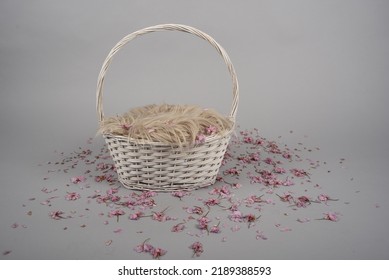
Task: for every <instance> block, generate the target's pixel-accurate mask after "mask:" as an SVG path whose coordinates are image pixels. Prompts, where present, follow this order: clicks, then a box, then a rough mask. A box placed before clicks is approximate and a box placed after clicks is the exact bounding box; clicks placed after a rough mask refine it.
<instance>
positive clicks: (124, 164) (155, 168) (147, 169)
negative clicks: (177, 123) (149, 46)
mask: <svg viewBox="0 0 389 280" xmlns="http://www.w3.org/2000/svg"><path fill="white" fill-rule="evenodd" d="M157 31H181V32H185V33H190V34H193V35H195V36H197V37H199V38H201V39H203V40H205V41H207V42H208V43H210V44H211V45H212V46H213V47H214V48H215V49H216V50H217V52H218V53H219V54H220V56H221V57H222V58H223V60H224V62H225V64H226V65H227V68H228V71H229V73H230V76H231V79H232V106H231V112H230V114H229V116H228V119H229V120H230V121H231V123H232V125H231V128H230V129H229V130H227V131H225V132H224V133H220V134H215V135H209V136H206V137H205V140H204V141H203V142H202V143H201V144H196V145H192V146H187V147H180V146H178V145H174V144H166V143H155V142H147V141H144V142H141V141H139V140H135V139H131V138H129V137H126V136H122V135H113V134H108V133H105V134H103V137H104V139H105V141H106V143H107V147H108V149H109V152H110V154H111V156H112V159H113V161H114V164H115V168H116V171H117V174H118V179H119V181H120V182H121V183H122V184H123V186H124V187H126V188H128V189H134V190H142V191H144V190H152V191H165V192H170V191H190V190H194V189H198V188H201V187H206V186H209V185H212V184H214V183H215V181H216V178H217V176H218V172H219V168H220V166H221V164H222V161H223V158H224V154H225V152H226V149H227V146H228V143H229V141H230V138H231V135H232V132H233V130H234V127H235V118H236V111H237V108H238V99H239V86H238V80H237V77H236V73H235V69H234V67H233V65H232V63H231V61H230V58H229V57H228V55H227V53H226V51H225V50H224V49H223V48H222V47H221V46H220V45H219V44H218V43H217V42H216V41H215V40H214V39H213V38H212V37H210V36H209V35H207V34H205V33H204V32H202V31H200V30H198V29H195V28H193V27H190V26H186V25H180V24H161V25H156V26H151V27H147V28H144V29H141V30H138V31H136V32H134V33H131V34H129V35H127V36H125V37H124V38H123V39H122V40H120V41H119V42H118V43H117V44H116V45H115V46H114V47H113V48H112V50H111V51H110V53H109V54H108V56H107V58H106V59H105V61H104V63H103V66H102V68H101V71H100V74H99V77H98V82H97V92H96V98H97V103H96V108H97V113H98V117H99V121H100V124H101V123H102V122H103V121H104V114H103V109H102V96H103V85H104V79H105V75H106V72H107V69H108V67H109V65H110V63H111V61H112V59H113V57H114V55H115V54H116V53H117V52H118V51H119V50H120V49H121V48H122V47H123V46H125V45H126V44H127V43H128V42H129V41H131V40H133V39H135V38H136V37H138V36H140V35H144V34H148V33H152V32H157Z"/></svg>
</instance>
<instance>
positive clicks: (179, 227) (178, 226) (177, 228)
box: [171, 223, 185, 232]
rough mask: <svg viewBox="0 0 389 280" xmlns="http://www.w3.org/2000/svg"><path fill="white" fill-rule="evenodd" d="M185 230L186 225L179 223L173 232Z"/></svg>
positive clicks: (173, 228)
mask: <svg viewBox="0 0 389 280" xmlns="http://www.w3.org/2000/svg"><path fill="white" fill-rule="evenodd" d="M184 229H185V224H184V223H179V224H177V225H174V226H173V227H172V229H171V231H172V232H181V231H183V230H184Z"/></svg>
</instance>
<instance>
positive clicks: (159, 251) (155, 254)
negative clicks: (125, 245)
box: [150, 248, 167, 259]
mask: <svg viewBox="0 0 389 280" xmlns="http://www.w3.org/2000/svg"><path fill="white" fill-rule="evenodd" d="M166 253H167V251H166V250H164V249H161V248H153V249H152V250H151V251H150V254H151V255H152V256H153V258H154V259H159V258H160V257H162V256H163V255H165V254H166Z"/></svg>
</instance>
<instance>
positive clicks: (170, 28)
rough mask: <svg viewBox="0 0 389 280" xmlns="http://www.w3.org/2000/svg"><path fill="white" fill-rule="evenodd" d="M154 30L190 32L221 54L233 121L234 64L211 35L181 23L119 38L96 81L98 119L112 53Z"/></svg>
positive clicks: (235, 106) (236, 93)
mask: <svg viewBox="0 0 389 280" xmlns="http://www.w3.org/2000/svg"><path fill="white" fill-rule="evenodd" d="M156 31H182V32H186V33H190V34H193V35H196V36H198V37H199V38H201V39H203V40H205V41H207V42H209V43H210V44H211V45H212V46H213V47H214V48H215V49H216V50H217V52H218V53H219V54H220V55H221V57H222V58H223V59H224V62H225V63H226V65H227V68H228V71H229V73H230V76H231V79H232V106H231V113H230V118H231V119H232V120H233V121H235V118H236V111H237V109H238V100H239V84H238V79H237V76H236V73H235V69H234V66H233V65H232V62H231V60H230V58H229V56H228V54H227V52H226V51H225V50H224V49H223V47H222V46H220V45H219V44H218V43H217V42H216V41H215V40H214V39H213V38H212V37H211V36H209V35H208V34H206V33H204V32H202V31H200V30H198V29H196V28H193V27H190V26H186V25H181V24H160V25H155V26H150V27H147V28H144V29H140V30H138V31H136V32H133V33H131V34H129V35H127V36H125V37H124V38H123V39H121V40H120V41H119V42H118V43H117V44H116V45H115V46H114V47H113V48H112V49H111V51H110V52H109V54H108V56H107V57H106V59H105V60H104V63H103V66H102V67H101V70H100V74H99V77H98V81H97V90H96V110H97V114H98V118H99V121H100V122H101V121H103V119H104V113H103V101H102V97H103V86H104V79H105V74H106V73H107V70H108V67H109V65H110V63H111V61H112V59H113V57H114V55H115V54H116V53H117V52H118V51H119V50H120V49H121V48H123V47H124V46H125V45H126V44H127V43H128V42H130V41H131V40H133V39H135V38H136V37H138V36H140V35H144V34H147V33H151V32H156Z"/></svg>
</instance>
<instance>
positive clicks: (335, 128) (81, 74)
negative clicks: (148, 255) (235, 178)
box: [0, 0, 389, 259]
mask: <svg viewBox="0 0 389 280" xmlns="http://www.w3.org/2000/svg"><path fill="white" fill-rule="evenodd" d="M159 23H182V24H187V25H192V26H194V27H197V28H199V29H201V30H203V31H205V32H207V33H209V34H210V35H211V36H213V37H214V38H215V39H216V40H217V41H218V42H219V43H220V44H221V45H222V46H223V47H224V48H225V49H226V50H227V52H228V53H229V55H230V57H231V59H232V61H233V63H234V66H235V68H236V71H237V73H238V78H239V82H240V89H241V99H240V104H239V110H238V123H239V124H240V125H241V126H242V127H244V128H252V127H257V128H259V129H260V131H261V134H262V135H263V136H264V137H267V138H269V139H277V137H278V136H279V135H282V139H283V140H282V141H284V142H285V143H287V144H294V143H297V142H299V141H304V143H306V144H307V145H311V146H318V147H320V151H318V154H317V157H318V158H319V159H321V160H327V161H328V163H329V164H333V165H334V166H335V165H336V164H337V162H338V161H339V159H340V158H346V160H347V170H343V171H344V173H341V172H340V174H341V175H339V174H338V175H336V174H334V176H332V177H331V176H327V177H325V178H326V179H321V178H320V177H319V178H317V179H318V180H319V181H320V180H323V183H324V184H325V185H326V188H327V189H328V190H329V191H332V193H335V194H337V195H338V196H339V197H341V198H342V199H343V201H352V202H351V204H350V205H345V206H344V209H342V207H341V206H339V207H340V212H343V215H344V217H343V218H342V221H341V222H339V223H338V224H336V225H334V226H332V225H331V226H330V227H329V228H325V229H323V228H321V227H317V228H315V227H311V228H310V230H309V232H304V231H302V232H300V233H299V235H298V236H296V235H289V236H288V237H284V236H283V237H282V239H278V238H274V239H271V238H270V239H269V240H268V241H267V243H265V245H261V246H262V247H261V246H259V247H258V248H256V249H255V250H254V249H247V248H246V247H249V248H250V245H249V244H246V245H247V246H246V247H245V246H241V245H242V244H240V243H239V242H242V243H243V244H245V242H246V239H245V238H242V239H241V240H237V241H236V242H235V243H234V242H231V243H230V244H228V245H226V246H227V247H223V248H219V247H218V244H210V245H209V246H211V247H212V246H213V247H212V248H214V250H209V251H208V253H207V255H205V257H206V258H216V259H217V258H238V259H239V258H254V259H257V258H258V259H260V258H261V259H284V258H285V259H301V258H302V259H304V258H308V259H310V258H324V259H327V258H329V259H337V258H342V259H343V258H345V259H374V258H377V259H382V258H384V259H387V258H388V257H389V241H388V236H389V223H388V213H389V212H388V210H389V206H388V203H387V199H388V197H389V191H388V181H387V180H388V171H389V170H388V167H389V148H388V136H389V114H388V109H387V106H388V105H389V94H388V89H389V79H388V75H389V3H388V2H387V1H378V0H374V1H373V0H369V1H367V0H366V1H363V0H353V1H351V0H350V1H348V0H344V1H335V0H333V1H332V0H329V1H313V0H295V1H273V0H272V1H254V0H253V1H251V0H250V1H225V0H224V1H222V0H215V1H207V0H197V1H178V0H177V1H173V0H167V1H150V0H142V1H124V0H118V1H104V0H93V1H73V0H70V1H47V0H36V1H18V0H16V1H15V0H2V1H1V2H0V143H1V145H0V227H1V229H0V250H1V251H6V250H12V253H10V254H9V255H2V258H16V259H23V258H27V259H30V258H38V259H39V258H77V259H78V258H86V259H94V258H97V259H99V258H139V256H138V255H137V254H135V253H134V252H132V250H131V249H128V248H127V249H121V248H120V245H118V246H117V247H112V248H114V249H109V250H112V251H109V252H107V251H106V250H107V249H106V248H105V247H104V246H103V247H102V248H101V247H99V246H96V244H95V243H94V241H95V240H97V239H98V236H99V234H100V233H99V232H96V231H95V230H93V226H92V227H91V228H89V231H88V234H85V233H80V234H79V235H73V236H71V235H69V234H68V235H66V234H64V233H62V232H61V231H58V232H56V231H55V230H53V229H52V228H51V227H50V226H49V225H48V224H49V223H52V221H50V220H49V219H47V217H41V218H39V217H34V218H35V221H34V223H33V225H32V224H31V220H29V221H27V222H26V223H30V224H31V225H30V224H29V225H30V226H29V228H27V229H26V230H25V231H15V229H13V228H12V227H11V225H12V223H13V222H14V221H15V220H16V221H17V220H19V221H20V219H22V218H20V217H21V216H23V215H24V212H23V211H24V210H25V209H23V208H22V204H23V202H24V201H26V200H27V199H28V197H31V196H34V193H39V192H40V189H41V188H42V180H41V177H42V174H41V173H40V172H41V170H40V169H39V167H37V164H38V163H41V162H47V161H50V160H54V159H55V155H53V151H54V150H60V151H66V152H71V151H73V150H76V149H77V148H78V146H80V145H83V144H84V143H85V140H86V139H87V138H88V137H90V136H94V135H95V132H96V129H97V116H96V112H95V85H96V80H97V75H98V72H99V70H100V67H101V64H102V61H103V59H104V58H105V56H106V55H107V53H108V51H109V50H110V48H111V47H112V46H113V45H114V44H115V43H116V42H117V41H118V40H119V39H121V38H122V37H123V36H124V35H127V34H128V33H130V32H133V31H136V30H138V29H140V28H143V27H146V26H150V25H155V24H159ZM230 92H231V85H230V79H229V76H228V73H227V71H226V69H225V66H224V64H223V63H222V61H221V59H220V57H218V56H217V54H216V53H215V51H214V50H213V49H212V48H210V47H209V46H208V45H207V44H205V43H204V42H203V41H201V40H199V39H198V38H195V37H193V36H187V35H182V34H181V33H170V32H169V33H163V34H160V33H158V34H153V35H150V36H144V37H142V39H140V40H136V41H134V42H133V43H130V45H128V47H127V48H125V49H124V50H123V51H122V52H120V53H119V55H118V58H117V59H115V60H114V63H113V65H112V67H111V69H110V70H109V74H108V77H107V83H106V88H105V96H104V107H105V110H106V114H112V113H117V112H123V111H125V110H127V109H128V108H129V107H133V106H138V105H144V104H148V103H156V102H163V101H164V102H177V103H198V104H200V105H204V106H209V107H215V108H217V109H218V110H220V111H222V112H226V113H228V112H229V106H230V104H231V96H230V94H231V93H230ZM291 130H292V131H293V133H289V131H291ZM336 166H337V167H338V169H339V166H338V165H336ZM343 171H342V172H343ZM350 177H352V178H354V180H353V181H351V180H350ZM54 185H55V183H54ZM58 185H60V183H59V182H58ZM37 207H38V206H37ZM36 211H39V210H36ZM24 216H25V215H24ZM24 216H23V217H24ZM24 219H28V218H24ZM70 236H71V237H70ZM167 239H168V238H167ZM280 240H281V241H280ZM123 242H124V241H123ZM166 242H169V240H166ZM247 242H248V241H247ZM123 244H124V243H123ZM262 244H263V243H262ZM228 246H229V247H228ZM244 248H246V249H244ZM229 250H233V251H234V254H230V255H228V254H227V253H226V252H228V251H229ZM185 257H187V256H186V255H185V254H184V253H182V254H181V253H174V252H173V253H171V254H170V255H169V258H185Z"/></svg>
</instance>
